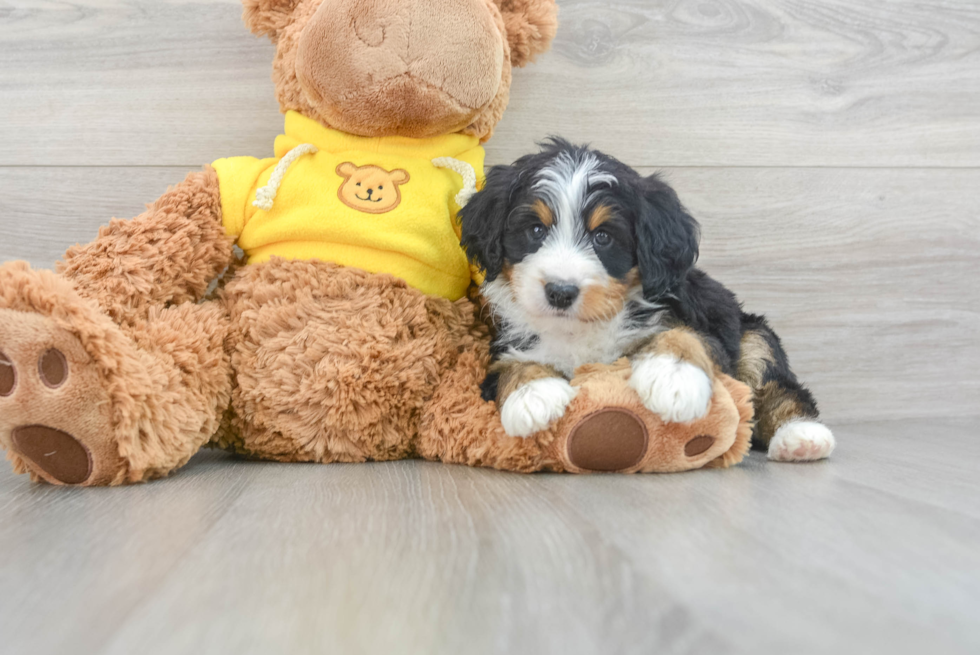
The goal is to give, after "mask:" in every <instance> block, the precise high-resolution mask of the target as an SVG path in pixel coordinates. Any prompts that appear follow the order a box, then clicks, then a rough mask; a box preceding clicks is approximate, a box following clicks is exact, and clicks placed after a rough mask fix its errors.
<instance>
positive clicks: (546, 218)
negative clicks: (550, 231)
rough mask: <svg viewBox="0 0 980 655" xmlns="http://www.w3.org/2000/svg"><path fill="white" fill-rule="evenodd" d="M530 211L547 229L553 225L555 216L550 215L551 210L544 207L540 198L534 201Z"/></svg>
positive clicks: (546, 206)
mask: <svg viewBox="0 0 980 655" xmlns="http://www.w3.org/2000/svg"><path fill="white" fill-rule="evenodd" d="M531 209H533V210H534V213H535V214H537V215H538V218H540V219H541V222H542V223H544V224H545V225H546V226H547V227H551V226H552V225H554V223H555V215H554V214H552V213H551V208H550V207H548V205H546V204H545V203H544V201H543V200H541V199H540V198H538V199H537V200H535V201H534V204H533V205H531Z"/></svg>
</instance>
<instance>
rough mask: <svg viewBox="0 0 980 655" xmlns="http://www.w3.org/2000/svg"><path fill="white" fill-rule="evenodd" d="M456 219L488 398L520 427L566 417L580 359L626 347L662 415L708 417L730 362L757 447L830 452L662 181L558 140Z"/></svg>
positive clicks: (797, 388)
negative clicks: (477, 315) (710, 270)
mask: <svg viewBox="0 0 980 655" xmlns="http://www.w3.org/2000/svg"><path fill="white" fill-rule="evenodd" d="M461 218H462V242H463V245H464V246H465V248H466V251H467V254H468V256H469V257H470V259H471V260H472V261H473V262H474V263H475V264H477V265H478V266H480V267H481V268H482V269H483V270H484V271H485V273H486V280H485V282H484V283H483V285H482V287H481V292H482V295H483V297H484V299H485V301H486V303H487V305H488V307H489V309H490V315H491V317H492V319H493V323H494V325H495V337H494V340H493V344H492V348H491V353H492V357H493V361H492V363H491V366H490V369H489V372H488V374H487V377H486V380H485V381H484V383H483V395H484V398H485V399H486V400H488V401H489V400H495V401H496V402H497V407H498V408H500V412H501V420H502V422H503V426H504V429H505V430H506V431H507V433H508V434H510V435H511V436H530V435H531V434H533V433H534V432H537V431H538V430H541V429H543V428H545V427H547V426H548V425H549V424H551V423H552V422H553V421H555V420H556V419H558V418H560V417H561V416H562V415H563V413H564V410H565V407H566V406H567V405H568V403H569V402H570V401H571V400H572V398H573V397H574V396H575V389H574V388H573V387H572V386H571V385H570V384H569V382H568V379H569V378H570V377H571V376H572V375H573V372H574V371H575V369H576V368H577V367H579V366H581V365H583V364H589V363H612V362H614V361H616V360H617V359H619V358H621V357H624V356H625V357H628V358H629V359H630V362H631V365H632V374H631V378H630V385H631V386H632V387H633V389H635V390H636V392H637V393H638V394H639V396H640V398H641V399H642V401H643V404H644V405H645V406H646V407H647V408H648V409H649V410H651V411H652V412H655V413H657V414H658V415H660V416H661V417H662V418H663V419H664V420H666V421H669V422H687V421H692V420H695V419H698V418H700V417H702V416H704V415H705V413H706V412H707V411H708V407H709V401H710V400H711V394H712V385H711V377H712V376H711V375H710V373H711V372H713V371H715V370H720V371H722V372H724V373H727V374H728V375H731V376H733V377H736V378H737V379H739V380H741V381H743V382H745V383H746V384H748V385H749V386H750V387H751V388H752V390H753V392H754V402H755V416H756V426H755V431H754V434H753V438H752V441H753V446H754V447H755V448H757V449H766V450H768V453H769V457H770V458H771V459H775V460H782V461H805V460H816V459H822V458H825V457H827V456H828V455H830V453H831V451H832V450H833V449H834V436H833V434H832V433H831V431H830V430H829V429H828V428H827V427H826V426H824V425H823V424H822V423H820V422H818V420H817V419H818V412H817V405H816V401H815V400H814V398H813V396H812V395H811V394H810V392H809V391H808V390H807V389H806V388H805V387H804V386H803V385H802V384H800V383H799V382H798V381H797V379H796V376H795V375H794V374H793V371H792V370H791V369H790V367H789V362H788V361H787V357H786V353H785V352H784V351H783V348H782V346H781V344H780V341H779V337H777V336H776V334H775V332H773V330H772V328H770V327H769V325H768V324H767V323H766V320H765V318H763V317H762V316H758V315H754V314H747V313H745V312H743V311H742V307H741V305H740V304H739V302H738V300H737V299H736V297H735V295H734V294H733V293H732V292H731V291H729V290H728V289H726V288H725V287H724V286H722V285H721V284H720V283H718V282H717V281H715V280H713V279H712V278H711V277H709V276H708V275H707V274H705V273H704V272H703V271H701V270H699V269H698V268H696V267H695V262H696V261H697V258H698V243H699V237H700V234H699V226H698V223H697V221H696V220H695V219H694V218H692V217H691V216H690V215H689V214H688V213H687V211H686V210H685V209H684V207H683V206H682V205H681V203H680V201H679V200H678V198H677V194H676V193H675V192H674V190H673V189H671V187H670V186H668V185H667V184H665V183H664V182H663V181H662V180H661V179H660V178H659V177H657V176H656V175H653V176H650V177H645V178H644V177H642V176H640V175H639V174H638V173H637V172H636V171H634V170H633V169H631V168H630V167H628V166H626V165H625V164H623V163H621V162H619V161H617V160H616V159H614V158H612V157H610V156H608V155H605V154H603V153H601V152H598V151H596V150H593V149H590V148H588V147H579V146H573V145H571V144H570V143H568V142H566V141H564V140H561V139H552V140H550V141H548V142H546V143H545V144H544V145H543V147H542V150H541V152H539V153H536V154H531V155H527V156H525V157H522V158H521V159H519V160H517V162H515V163H514V164H513V165H510V166H497V167H494V168H493V169H491V170H490V172H489V174H488V175H487V181H486V185H485V187H484V189H483V190H482V191H481V192H480V193H478V194H476V196H475V197H474V198H473V199H472V200H471V201H470V203H469V204H468V205H467V206H466V207H465V208H464V210H463V212H462V214H461ZM715 367H717V368H715Z"/></svg>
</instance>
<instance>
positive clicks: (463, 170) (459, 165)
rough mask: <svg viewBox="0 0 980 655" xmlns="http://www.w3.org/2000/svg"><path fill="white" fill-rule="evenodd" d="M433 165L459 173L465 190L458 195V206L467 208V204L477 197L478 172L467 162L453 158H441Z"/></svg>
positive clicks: (433, 162) (461, 190) (434, 161)
mask: <svg viewBox="0 0 980 655" xmlns="http://www.w3.org/2000/svg"><path fill="white" fill-rule="evenodd" d="M432 165H433V166H435V167H436V168H448V169H449V170H451V171H455V172H456V173H459V175H460V177H462V178H463V188H462V189H460V191H459V193H457V194H456V204H457V205H459V206H460V207H465V206H466V203H468V202H469V201H470V198H472V197H473V196H474V195H476V170H475V169H474V168H473V167H472V166H471V165H469V164H467V163H466V162H465V161H460V160H459V159H454V158H453V157H439V158H437V159H433V160H432Z"/></svg>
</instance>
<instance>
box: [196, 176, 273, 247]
mask: <svg viewBox="0 0 980 655" xmlns="http://www.w3.org/2000/svg"><path fill="white" fill-rule="evenodd" d="M275 165H276V160H275V159H256V158H255V157H228V158H227V159H219V160H218V161H216V162H214V163H213V164H211V167H212V168H214V170H215V172H216V173H217V174H218V188H219V189H220V191H221V217H222V218H221V220H222V223H223V224H224V227H225V233H226V234H228V235H229V236H232V237H234V238H236V239H237V238H238V237H239V236H241V234H242V230H244V229H245V223H246V222H247V221H248V217H250V216H251V215H252V213H253V212H252V211H249V209H250V208H251V206H252V201H253V200H255V191H256V189H257V188H258V181H259V177H261V176H262V173H264V172H265V171H267V170H268V169H269V168H271V167H273V166H275Z"/></svg>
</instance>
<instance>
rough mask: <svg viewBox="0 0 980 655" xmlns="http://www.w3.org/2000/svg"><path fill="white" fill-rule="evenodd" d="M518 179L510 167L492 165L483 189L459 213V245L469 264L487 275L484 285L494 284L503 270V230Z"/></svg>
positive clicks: (514, 170) (515, 170)
mask: <svg viewBox="0 0 980 655" xmlns="http://www.w3.org/2000/svg"><path fill="white" fill-rule="evenodd" d="M517 179H518V175H517V169H516V168H514V167H513V166H494V167H493V168H491V169H490V171H489V172H488V173H487V182H486V184H485V185H484V186H483V190H482V191H480V192H479V193H477V194H476V195H475V196H473V198H471V199H470V201H469V202H468V203H466V206H465V207H463V208H462V209H461V210H460V212H459V218H460V221H461V222H462V238H461V240H460V243H461V244H462V246H463V248H465V249H466V256H467V257H468V258H469V260H470V262H472V263H474V264H476V265H477V266H479V267H480V268H481V269H482V270H483V271H484V272H486V275H487V279H486V281H487V282H493V280H494V279H495V278H496V277H497V276H498V275H500V272H501V271H502V270H503V268H504V243H503V241H504V229H505V228H506V225H507V216H508V215H509V214H510V197H511V193H512V191H513V189H514V187H515V185H516V184H517Z"/></svg>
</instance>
